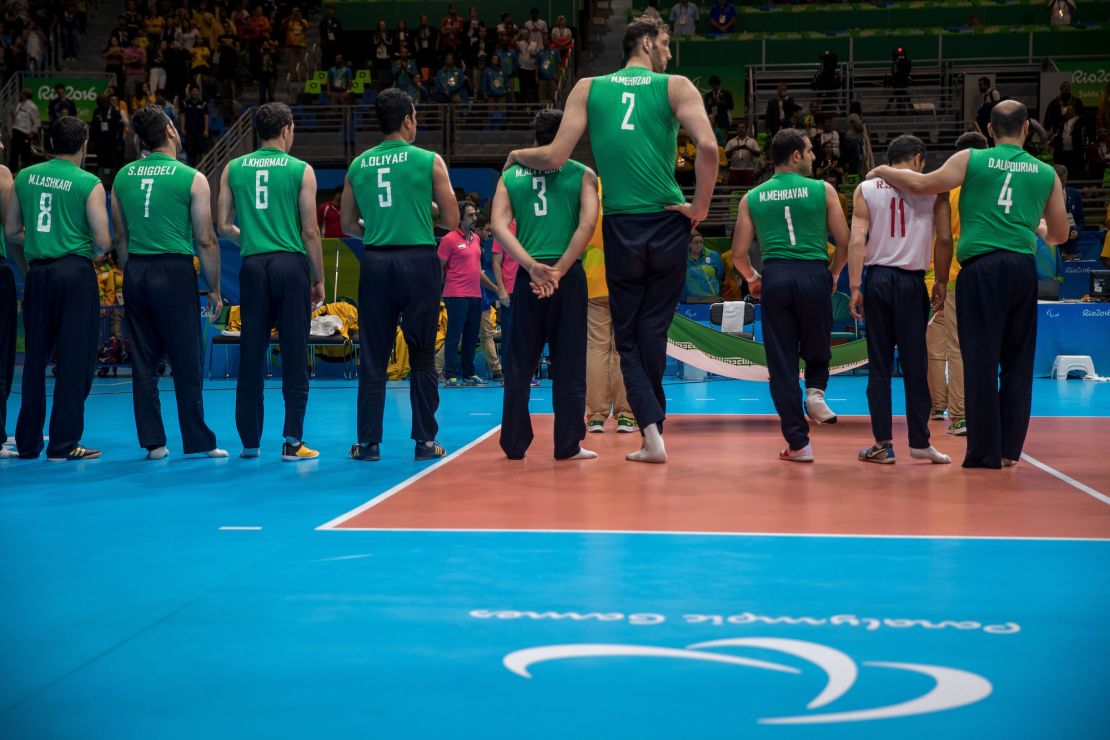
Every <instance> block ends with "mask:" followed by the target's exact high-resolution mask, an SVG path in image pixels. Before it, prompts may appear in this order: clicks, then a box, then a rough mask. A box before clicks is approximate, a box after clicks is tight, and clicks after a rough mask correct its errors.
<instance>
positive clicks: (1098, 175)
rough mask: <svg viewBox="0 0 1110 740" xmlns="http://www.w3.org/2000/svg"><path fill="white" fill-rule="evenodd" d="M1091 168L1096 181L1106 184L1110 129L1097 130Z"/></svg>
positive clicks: (1109, 156) (1109, 166)
mask: <svg viewBox="0 0 1110 740" xmlns="http://www.w3.org/2000/svg"><path fill="white" fill-rule="evenodd" d="M1092 155H1093V161H1092V162H1091V166H1092V169H1093V170H1094V171H1093V173H1092V174H1093V175H1094V177H1095V179H1096V180H1098V181H1099V182H1102V183H1104V184H1105V183H1106V181H1107V177H1106V173H1107V169H1108V168H1110V129H1105V128H1102V129H1099V131H1098V142H1097V143H1096V144H1095V146H1094V147H1093V148H1092Z"/></svg>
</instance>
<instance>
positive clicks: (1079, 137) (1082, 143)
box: [1052, 103, 1087, 176]
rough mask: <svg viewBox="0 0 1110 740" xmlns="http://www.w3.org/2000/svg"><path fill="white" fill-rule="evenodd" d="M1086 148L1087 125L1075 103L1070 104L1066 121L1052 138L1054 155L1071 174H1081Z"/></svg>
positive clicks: (1084, 163)
mask: <svg viewBox="0 0 1110 740" xmlns="http://www.w3.org/2000/svg"><path fill="white" fill-rule="evenodd" d="M1086 149H1087V132H1086V127H1085V126H1084V124H1083V119H1082V118H1081V117H1080V115H1079V111H1078V109H1077V106H1076V105H1075V104H1074V103H1073V104H1071V105H1068V107H1067V110H1066V112H1065V113H1064V122H1063V124H1061V126H1060V130H1059V131H1058V132H1057V133H1056V135H1055V136H1054V137H1053V139H1052V156H1053V159H1055V160H1056V162H1057V163H1058V164H1062V165H1064V166H1065V167H1067V168H1068V172H1069V173H1070V174H1071V175H1073V176H1075V175H1081V174H1082V173H1083V170H1084V168H1085V166H1086Z"/></svg>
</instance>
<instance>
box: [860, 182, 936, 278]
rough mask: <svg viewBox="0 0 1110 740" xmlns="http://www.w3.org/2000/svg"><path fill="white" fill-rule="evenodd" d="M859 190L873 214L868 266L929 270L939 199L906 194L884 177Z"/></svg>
mask: <svg viewBox="0 0 1110 740" xmlns="http://www.w3.org/2000/svg"><path fill="white" fill-rule="evenodd" d="M859 188H860V193H861V194H862V195H863V199H864V201H866V202H867V210H868V212H869V213H870V214H871V229H870V232H869V233H868V235H867V260H866V262H865V264H867V265H882V266H883V267H897V268H900V269H902V270H922V271H923V270H928V269H929V263H930V261H931V260H932V257H933V233H934V229H933V207H934V206H935V205H936V202H937V196H935V195H907V194H905V193H903V192H902V191H901V190H898V189H897V188H895V187H894V186H893V185H890V184H889V183H887V182H886V181H885V180H882V179H881V178H876V179H874V180H867V181H865V182H863V183H862V184H861V185H860V186H859Z"/></svg>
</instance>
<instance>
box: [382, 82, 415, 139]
mask: <svg viewBox="0 0 1110 740" xmlns="http://www.w3.org/2000/svg"><path fill="white" fill-rule="evenodd" d="M374 111H375V112H376V113H377V114H378V127H379V128H381V130H382V133H383V134H387V135H388V134H392V133H394V132H395V131H400V130H401V124H402V123H404V120H405V117H406V116H411V115H412V112H413V104H412V96H410V95H409V94H408V93H407V92H405V91H404V90H402V89H400V88H397V87H390V88H387V89H385V90H382V92H381V94H380V95H378V102H377V103H375V104H374Z"/></svg>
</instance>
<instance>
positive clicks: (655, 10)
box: [644, 0, 663, 18]
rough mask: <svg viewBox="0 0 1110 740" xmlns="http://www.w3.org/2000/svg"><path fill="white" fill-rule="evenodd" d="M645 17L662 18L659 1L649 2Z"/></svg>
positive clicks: (649, 0) (652, 0)
mask: <svg viewBox="0 0 1110 740" xmlns="http://www.w3.org/2000/svg"><path fill="white" fill-rule="evenodd" d="M644 16H645V17H647V18H662V17H663V16H662V15H661V14H660V13H659V0H648V4H647V7H646V8H644Z"/></svg>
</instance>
